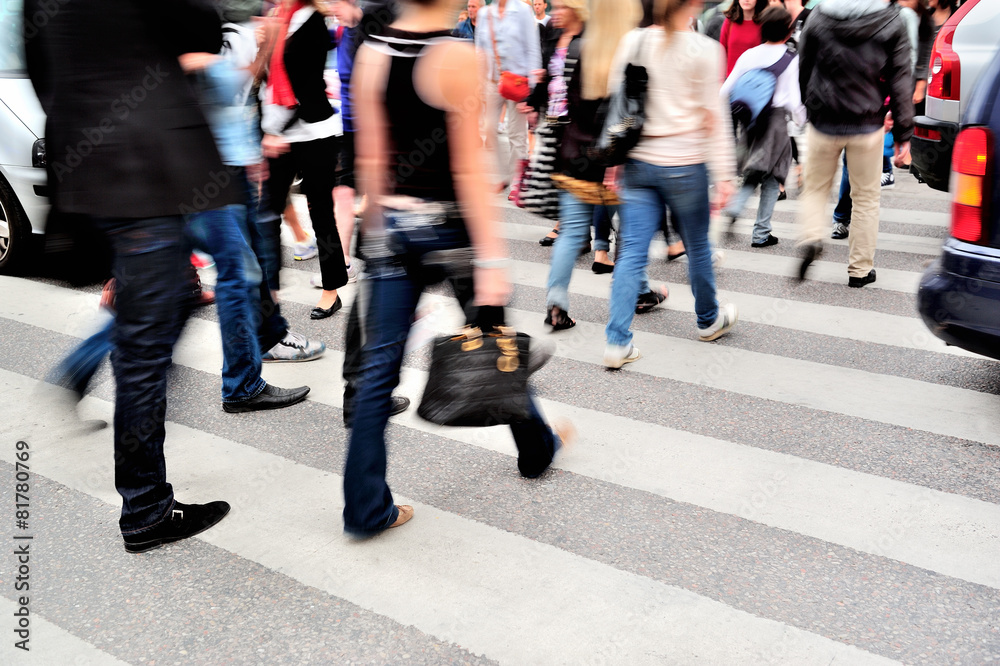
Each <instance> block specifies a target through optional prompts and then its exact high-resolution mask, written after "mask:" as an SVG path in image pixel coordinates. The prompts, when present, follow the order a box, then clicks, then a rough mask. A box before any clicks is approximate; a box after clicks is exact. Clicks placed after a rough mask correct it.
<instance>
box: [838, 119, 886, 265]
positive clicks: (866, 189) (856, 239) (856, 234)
mask: <svg viewBox="0 0 1000 666" xmlns="http://www.w3.org/2000/svg"><path fill="white" fill-rule="evenodd" d="M847 159H848V160H849V161H850V163H851V193H852V196H853V199H854V213H853V216H852V217H853V224H852V225H851V235H850V237H849V241H848V242H849V246H850V257H849V260H848V265H847V273H848V275H850V276H851V277H865V276H866V275H868V273H869V272H870V271H871V270H872V267H873V266H874V264H875V244H876V241H877V239H878V215H879V199H880V197H881V194H882V186H881V178H882V130H878V131H877V132H872V133H871V134H860V135H857V136H852V137H849V138H848V140H847Z"/></svg>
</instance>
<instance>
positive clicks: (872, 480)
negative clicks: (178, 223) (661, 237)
mask: <svg viewBox="0 0 1000 666" xmlns="http://www.w3.org/2000/svg"><path fill="white" fill-rule="evenodd" d="M44 300H45V302H50V301H51V300H52V299H51V298H45V299H44ZM427 300H428V301H430V302H432V303H444V304H445V305H446V306H450V307H446V308H442V309H438V310H437V317H438V319H437V321H436V322H434V324H435V327H436V328H438V329H439V330H441V331H447V330H453V329H454V327H455V326H457V325H458V324H459V323H460V319H461V314H460V313H459V311H458V309H457V307H455V306H454V304H453V301H452V300H451V299H448V298H442V297H436V296H429V297H427ZM515 314H516V316H518V317H520V318H524V317H525V316H528V317H529V318H530V317H531V316H532V315H531V314H527V315H526V314H525V313H522V312H516V313H515ZM534 318H535V319H537V316H536V317H534ZM58 323H59V321H58V319H57V318H55V319H53V321H51V322H49V325H50V326H52V325H58ZM36 325H37V324H36ZM533 332H534V331H533ZM555 337H556V338H557V339H560V340H561V339H562V336H555ZM561 346H562V347H565V346H566V345H561ZM702 347H705V348H710V347H708V346H707V345H702ZM175 362H176V363H178V364H179V365H186V366H188V367H193V368H196V369H198V370H201V371H203V372H206V373H211V374H215V375H218V373H219V371H218V368H219V367H221V364H222V352H221V343H220V342H219V339H218V333H217V328H216V326H215V324H213V323H212V322H207V321H204V320H200V319H192V321H191V322H190V323H189V325H188V329H187V331H186V334H185V336H184V337H183V338H182V339H181V341H180V343H179V345H178V349H177V352H176V354H175ZM342 364H343V355H342V354H341V353H338V352H334V351H328V352H327V354H326V357H325V358H324V359H322V360H320V361H316V362H314V363H308V364H292V365H278V364H269V365H266V366H265V368H264V375H265V378H266V379H267V380H268V381H271V382H274V383H275V384H276V385H279V386H297V385H301V384H309V385H310V386H312V388H313V390H312V393H311V394H310V396H309V399H310V400H312V401H315V402H319V403H322V404H327V405H332V406H334V407H338V408H340V407H341V406H342V397H343V396H342V385H341V383H340V381H339V373H340V368H341V367H342ZM803 376H805V375H803ZM609 381H612V380H611V379H610V377H609ZM425 383H426V373H424V372H422V371H419V370H415V369H412V368H404V372H403V376H402V380H401V384H400V389H399V392H400V394H401V395H408V396H410V397H412V398H413V399H414V401H415V402H416V401H417V400H418V399H419V396H420V395H421V394H422V392H423V386H424V384H425ZM543 408H544V409H545V410H546V413H547V414H549V415H550V417H560V416H565V417H568V418H570V419H571V420H572V421H574V422H575V423H576V424H577V427H578V428H579V430H580V431H581V432H583V433H586V437H585V441H584V442H583V443H582V446H581V447H580V448H579V449H578V451H574V452H572V453H570V454H569V455H568V456H566V457H564V458H561V459H560V461H559V462H558V463H557V467H560V468H563V469H567V470H569V471H572V472H575V473H579V474H584V475H587V476H591V477H594V478H599V479H602V480H605V481H609V482H611V483H616V484H618V485H622V486H626V487H631V488H636V489H639V490H644V491H648V492H652V493H656V494H659V495H662V496H665V497H670V498H672V499H675V500H678V501H682V502H689V503H692V504H696V505H698V506H704V507H706V508H710V509H712V510H714V511H719V512H722V513H729V514H733V515H737V516H740V517H743V518H747V519H749V520H754V521H757V522H760V523H763V524H766V525H770V526H772V527H777V528H781V529H786V530H790V531H795V532H799V533H801V534H806V535H809V536H812V537H815V538H818V539H822V540H824V541H829V542H832V543H838V544H841V545H845V546H848V547H851V548H855V549H857V550H860V551H863V552H868V553H872V554H875V555H881V556H885V557H891V558H893V559H896V560H899V561H902V562H906V563H908V564H913V565H915V566H920V567H923V568H926V569H930V570H932V571H937V572H939V573H943V574H945V575H949V576H954V577H957V578H962V579H964V580H969V581H972V582H976V583H980V584H984V585H990V586H993V587H1000V571H998V570H997V569H996V567H995V566H993V559H994V558H993V555H992V554H993V553H995V552H997V549H998V548H1000V507H997V506H996V505H992V504H989V503H985V502H981V501H979V500H974V499H969V498H965V497H961V496H958V495H951V494H948V493H942V492H939V491H933V490H930V489H927V488H923V487H920V486H914V485H911V484H905V483H900V482H896V481H892V480H890V479H885V478H882V477H877V476H873V475H867V474H862V473H859V472H853V471H850V470H844V469H841V468H838V467H833V466H828V465H824V464H821V463H817V462H813V461H807V460H803V459H799V458H796V457H794V456H787V455H782V454H778V453H773V452H768V451H764V450H760V449H756V448H754V447H746V446H741V445H739V444H735V443H731V442H725V441H722V440H717V439H713V438H708V437H702V436H699V435H694V434H691V433H687V432H684V431H677V430H672V429H669V428H663V427H660V426H656V425H652V424H647V423H642V424H636V423H634V422H632V421H630V420H628V419H624V418H621V417H617V416H614V415H611V414H607V413H604V412H600V411H596V410H589V409H581V408H576V407H572V406H569V405H564V404H561V403H557V402H551V401H543ZM394 420H395V421H396V422H398V423H401V424H405V425H406V426H407V427H410V428H413V429H415V430H418V431H422V432H430V433H434V434H437V435H440V436H442V437H447V438H451V439H455V440H458V441H462V442H466V443H468V444H472V445H475V446H480V447H483V448H486V449H489V450H493V451H498V452H500V453H504V454H506V455H510V454H511V453H512V452H513V451H514V447H513V442H512V440H511V437H510V434H509V432H508V431H507V430H506V429H503V428H491V429H462V428H439V427H436V426H434V425H432V424H429V423H426V422H425V421H423V420H421V419H420V418H419V417H417V416H416V415H415V414H414V413H413V410H411V411H410V412H408V413H407V414H404V415H401V416H399V417H396V418H395V419H394ZM622 433H629V436H628V441H629V446H628V447H627V448H625V447H622V446H621V442H622Z"/></svg>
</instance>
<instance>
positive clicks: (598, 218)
mask: <svg viewBox="0 0 1000 666" xmlns="http://www.w3.org/2000/svg"><path fill="white" fill-rule="evenodd" d="M616 208H617V206H594V251H595V252H597V251H599V250H603V251H605V252H607V251H608V250H610V249H611V229H612V226H613V225H612V224H611V217H612V216H613V215H614V214H615V209H616Z"/></svg>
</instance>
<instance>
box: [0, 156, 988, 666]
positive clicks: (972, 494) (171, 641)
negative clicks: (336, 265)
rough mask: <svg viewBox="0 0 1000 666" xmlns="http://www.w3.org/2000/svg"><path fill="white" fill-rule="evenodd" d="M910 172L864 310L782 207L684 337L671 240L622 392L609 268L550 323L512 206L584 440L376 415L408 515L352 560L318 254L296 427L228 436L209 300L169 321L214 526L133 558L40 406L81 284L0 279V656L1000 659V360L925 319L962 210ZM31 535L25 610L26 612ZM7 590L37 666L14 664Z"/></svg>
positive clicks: (443, 660)
mask: <svg viewBox="0 0 1000 666" xmlns="http://www.w3.org/2000/svg"><path fill="white" fill-rule="evenodd" d="M897 180H898V184H897V186H896V188H895V189H894V190H892V191H889V192H885V193H884V194H883V197H882V211H881V225H880V235H879V250H878V254H877V256H876V267H877V270H878V281H877V282H876V283H874V284H872V285H869V286H867V287H865V288H863V289H849V288H848V287H847V272H846V257H847V246H846V241H832V242H831V244H830V245H829V246H828V248H827V252H826V253H825V254H824V256H823V261H821V262H819V263H818V265H817V266H816V267H815V270H814V271H813V277H814V278H815V279H814V280H812V281H810V282H808V283H807V284H805V285H802V286H795V285H793V284H792V283H791V281H790V280H789V279H788V276H789V275H790V274H791V272H792V271H793V269H794V267H795V263H796V262H795V258H794V257H795V251H794V247H793V242H792V239H793V238H794V228H795V214H796V210H797V205H798V202H797V201H796V200H795V191H794V187H793V188H791V192H790V194H791V196H790V198H789V200H788V201H785V202H780V203H779V204H778V206H777V212H776V213H775V225H774V226H775V229H774V234H775V235H776V236H777V237H779V238H780V239H781V243H780V244H779V245H777V246H775V247H771V248H767V249H763V250H753V249H751V248H750V246H749V244H750V238H749V232H750V227H751V224H752V217H753V211H751V210H750V209H748V210H746V211H744V217H745V219H742V220H741V221H740V222H739V223H738V224H737V226H736V229H735V231H736V234H735V235H734V236H732V237H726V236H725V235H719V236H718V238H719V245H720V247H722V248H724V250H725V254H726V257H725V262H724V264H723V266H722V268H721V269H720V270H719V272H718V287H719V296H720V299H721V300H722V301H724V302H726V301H728V302H734V303H736V304H737V305H738V306H739V308H740V322H739V324H738V326H737V327H736V328H735V329H734V331H733V332H732V334H731V335H729V336H727V337H725V338H722V339H720V340H719V341H717V342H715V343H708V344H706V343H702V342H699V341H698V340H697V334H696V329H695V319H694V314H693V298H692V296H691V291H690V289H689V288H688V286H687V264H686V263H685V261H684V260H680V261H676V262H673V263H671V264H667V263H666V262H665V261H663V259H662V252H663V244H662V241H661V242H659V243H658V245H657V246H656V247H654V248H653V253H654V254H655V259H654V260H653V261H652V262H651V264H650V278H651V280H652V281H653V283H654V284H656V283H659V282H663V283H666V284H667V285H668V286H669V287H670V289H671V292H672V293H671V297H670V299H669V301H668V302H667V303H666V304H665V305H664V306H663V307H660V308H658V309H656V310H654V311H653V312H651V313H649V314H646V315H644V316H641V317H637V318H636V320H635V330H636V344H637V345H638V346H639V347H640V348H641V350H642V353H643V358H642V359H641V360H640V361H638V362H636V363H634V364H631V365H629V366H627V367H626V368H625V369H623V370H622V371H621V372H617V373H616V372H609V371H606V370H605V369H604V367H603V366H602V365H601V358H602V353H603V347H604V338H603V327H604V324H605V323H606V321H607V310H608V295H609V289H610V284H611V276H599V275H595V274H593V273H591V272H590V262H591V261H592V255H589V256H586V257H583V258H581V259H580V260H579V261H578V263H577V270H576V272H575V273H574V276H573V282H572V284H571V287H570V292H571V301H572V302H571V308H570V314H571V315H572V316H573V317H575V318H576V319H577V320H578V322H579V324H578V326H577V327H576V328H575V329H572V330H570V331H565V332H562V333H558V334H554V335H553V334H549V333H547V332H546V331H545V328H544V327H543V325H542V319H543V312H544V310H545V289H544V286H545V282H546V277H547V273H548V259H549V254H550V250H549V249H546V248H542V247H540V246H539V245H538V243H537V240H538V239H539V238H540V237H541V236H542V235H543V234H544V233H545V231H546V230H547V229H548V226H549V225H548V224H547V222H546V221H545V220H542V219H539V218H535V217H532V216H530V215H528V214H525V213H524V212H522V211H519V210H516V209H513V208H510V207H507V206H505V208H504V222H505V225H504V232H505V235H506V237H507V238H508V239H509V247H510V251H511V254H512V256H513V258H514V267H513V270H512V274H511V277H512V280H513V282H514V283H515V292H514V297H513V301H512V303H511V306H510V319H511V321H512V322H513V323H514V324H515V325H516V326H517V327H518V328H519V329H521V330H524V331H527V332H529V333H531V334H533V335H537V336H540V337H545V338H547V339H550V340H553V341H555V342H557V353H556V356H555V357H554V358H553V359H552V361H551V363H549V365H548V366H547V367H545V368H544V369H543V370H542V371H541V372H539V373H538V374H537V375H536V376H535V381H534V383H535V386H536V388H537V392H538V395H539V397H540V399H541V404H542V407H543V409H544V411H545V413H546V415H547V416H548V417H550V418H556V417H565V418H568V419H570V420H572V421H573V422H574V423H575V424H576V427H577V429H578V430H579V435H580V436H579V439H578V441H577V443H576V445H575V447H573V448H572V449H570V450H568V451H565V452H563V453H561V454H560V455H559V457H558V458H557V460H556V462H555V464H554V465H553V468H552V469H551V471H549V472H547V473H546V474H545V475H544V476H542V477H541V478H539V479H536V480H526V479H522V478H520V477H519V475H518V474H517V469H516V466H515V459H514V454H515V449H514V445H513V441H512V439H511V436H510V434H509V430H508V429H504V428H489V429H481V430H476V429H446V428H439V427H436V426H432V425H430V424H428V423H426V422H424V421H422V420H420V419H419V418H418V417H417V416H416V414H415V410H411V411H410V412H408V413H406V414H404V415H401V416H399V417H395V418H394V419H393V420H392V422H391V423H390V426H389V431H388V437H389V441H390V455H389V481H390V484H391V486H392V489H393V491H394V493H395V496H396V501H397V502H399V503H411V504H413V505H414V507H415V508H416V515H415V517H414V519H413V521H412V522H411V523H410V524H408V525H406V526H405V527H403V528H401V529H397V530H390V531H389V532H386V533H384V534H382V535H380V536H378V537H376V538H373V539H370V540H367V541H355V540H352V539H349V538H348V537H346V536H345V535H344V533H343V523H342V520H341V510H342V502H343V499H342V491H341V486H342V478H341V476H340V475H341V473H342V468H343V460H344V453H345V436H346V433H345V430H344V427H343V425H342V413H341V404H342V396H341V390H342V384H341V378H340V374H341V370H340V369H341V362H342V359H343V348H344V347H343V338H344V324H345V321H346V319H347V317H346V312H347V309H346V308H345V310H344V311H343V312H341V313H339V314H337V315H335V316H334V317H332V318H330V319H326V320H323V321H318V322H315V321H311V320H310V319H309V316H308V313H309V310H310V309H311V308H312V306H313V305H314V304H315V300H316V299H317V297H318V293H319V292H318V291H317V290H315V289H313V288H311V287H310V286H309V278H310V276H311V275H312V274H313V273H315V272H316V271H318V264H317V262H316V260H311V261H305V262H296V261H293V259H292V253H291V247H290V246H286V247H285V248H284V270H283V273H282V281H283V291H282V294H281V297H282V299H283V301H284V310H285V314H286V316H287V317H288V318H289V320H290V321H291V322H292V325H293V328H294V329H295V330H297V331H299V332H302V333H304V334H306V335H308V336H309V337H311V338H317V339H322V340H324V341H325V342H326V343H327V345H328V346H329V349H328V351H327V353H326V354H325V356H324V357H323V358H322V359H320V360H317V361H315V362H311V363H300V364H285V365H274V364H272V365H266V366H265V368H264V377H265V379H267V380H268V381H270V382H273V383H275V384H277V385H279V386H296V385H300V384H308V385H310V386H312V393H311V394H310V396H309V399H308V400H307V401H306V402H305V403H303V404H300V405H297V406H294V407H292V408H289V409H285V410H281V411H277V412H266V413H257V414H245V415H231V414H225V413H223V411H222V409H221V403H220V397H219V390H220V376H219V375H220V368H221V365H222V356H221V346H220V339H219V337H220V336H219V328H218V326H217V323H216V321H217V320H216V314H215V310H214V307H209V308H206V309H203V310H200V311H199V312H198V313H197V314H196V316H195V317H194V318H193V319H192V320H191V321H190V323H189V324H188V327H187V329H186V331H185V334H184V337H183V338H182V340H181V342H180V344H179V345H178V348H177V350H176V354H175V357H174V361H175V367H174V369H173V371H172V376H171V383H170V398H169V399H170V406H169V412H168V424H167V430H168V435H167V464H168V469H169V479H170V480H171V482H172V483H173V484H174V488H175V491H176V494H177V496H178V498H180V499H181V500H182V501H186V502H199V501H209V500H214V499H225V500H228V501H229V502H230V503H231V504H232V505H233V510H232V513H230V515H229V516H228V517H227V518H226V519H225V520H224V521H223V522H222V523H221V524H219V525H218V526H217V527H215V528H213V529H211V530H209V531H207V532H205V533H204V534H202V535H200V536H198V537H195V538H192V539H189V540H187V541H184V542H180V543H177V544H172V545H169V546H165V547H163V548H161V549H159V550H156V551H153V552H150V553H148V554H144V555H130V554H127V553H126V552H125V551H124V549H123V548H122V542H121V538H120V535H119V534H118V525H117V518H118V511H119V506H120V503H119V498H118V496H117V494H116V492H115V489H114V483H113V465H112V455H111V450H112V449H111V432H110V430H109V429H105V430H100V431H84V430H82V429H81V428H80V427H79V426H78V425H76V423H75V420H74V418H72V417H71V416H70V415H69V414H68V412H67V411H66V410H65V407H64V406H60V399H61V397H65V396H64V395H62V394H61V392H60V390H59V389H54V388H53V387H51V386H45V385H42V382H41V380H42V379H43V378H44V377H45V375H46V373H47V372H48V371H49V369H50V368H51V367H52V366H53V365H54V364H55V362H56V361H57V360H58V359H59V358H60V357H61V356H62V355H63V354H65V353H66V352H67V351H68V350H69V349H70V348H71V347H72V346H73V345H74V344H75V343H76V342H77V341H78V340H79V339H80V338H82V337H85V336H87V335H88V334H89V333H90V332H92V331H93V329H94V328H95V327H96V325H97V320H98V315H97V301H98V292H97V290H96V289H93V288H91V289H71V288H68V287H66V286H65V285H60V284H56V283H54V282H52V281H50V280H46V279H44V278H40V277H34V278H9V277H3V278H0V506H2V507H4V508H3V509H2V512H0V525H2V528H0V535H2V538H3V544H2V547H0V551H2V552H3V553H4V555H0V562H2V564H0V639H2V640H0V663H3V664H18V665H19V664H74V665H75V664H80V665H82V664H122V663H128V664H156V665H157V666H159V665H161V664H213V665H215V664H250V663H255V664H306V663H309V664H349V663H350V664H354V663H360V664H398V663H406V664H411V663H412V664H448V663H471V664H480V663H503V664H515V665H521V664H574V665H576V664H630V665H631V664H713V665H714V664H831V663H835V664H852V665H853V664H884V663H895V662H901V663H908V664H923V663H926V664H945V663H948V664H983V663H989V662H996V661H1000V593H998V589H1000V480H998V474H997V468H998V463H1000V428H998V415H1000V409H998V408H1000V364H998V363H997V362H994V361H991V360H988V359H985V358H982V357H977V356H974V355H971V354H967V353H964V352H962V351H961V350H956V349H952V348H947V347H946V346H945V345H944V344H943V343H941V342H940V341H938V340H937V339H936V338H934V337H933V336H931V335H930V334H929V333H928V332H927V330H926V329H925V327H924V325H923V324H922V322H921V321H920V320H919V318H918V317H917V314H916V309H915V292H916V287H917V283H918V279H919V276H920V273H921V271H922V270H923V268H924V267H925V266H926V264H927V263H928V262H929V261H930V260H931V259H932V258H933V257H934V256H935V255H936V254H937V253H938V249H939V247H940V244H941V240H942V239H943V238H945V236H946V235H947V225H948V210H949V202H948V197H947V196H946V195H944V194H941V193H936V192H933V191H931V190H930V189H928V188H927V187H926V186H924V185H920V184H918V183H917V182H916V181H915V180H914V179H913V178H912V177H911V176H909V175H907V174H906V173H905V172H901V173H898V174H897ZM299 203H300V204H301V202H299ZM751 203H752V205H755V204H756V200H755V199H754V200H752V202H751ZM717 223H721V220H718V221H717ZM718 231H719V229H716V232H718ZM206 280H208V281H210V280H211V273H210V272H208V273H207V274H206ZM356 289H357V288H356V287H355V286H349V287H347V288H345V289H344V290H343V296H344V300H345V303H346V304H347V305H349V304H350V302H351V301H353V299H354V297H355V295H356ZM421 315H422V316H423V318H422V319H421V320H420V324H419V326H418V331H417V333H416V334H415V340H414V349H413V351H412V352H411V353H410V354H409V356H408V357H407V359H406V361H405V369H404V373H403V380H402V385H401V387H400V389H399V393H401V394H404V395H408V396H410V397H411V398H413V399H414V401H416V400H417V399H419V397H420V394H421V391H422V387H423V382H424V380H425V378H426V370H427V367H428V351H427V347H426V346H421V342H425V341H426V340H427V339H428V338H429V337H430V336H431V335H432V334H433V333H434V332H435V331H449V330H451V329H452V327H453V326H454V325H455V321H456V316H457V312H456V308H455V306H454V305H453V303H452V301H451V300H450V299H449V297H448V295H447V293H446V292H445V291H443V290H433V292H432V293H430V294H429V295H428V296H427V297H426V299H425V301H424V304H423V305H422V308H421ZM113 392H114V387H113V382H112V381H111V375H110V371H109V369H108V367H107V366H105V367H103V368H102V370H101V372H100V373H99V375H98V377H97V378H96V381H95V385H94V387H93V391H92V393H91V394H90V395H89V396H88V397H87V398H86V399H85V400H84V401H83V403H81V406H80V413H81V414H82V416H83V417H84V418H100V419H107V420H109V421H110V419H111V417H112V411H113ZM18 440H23V441H27V442H28V443H29V444H30V446H31V449H30V451H31V455H30V466H31V475H32V476H31V480H30V529H29V530H27V531H25V530H19V529H17V528H16V527H15V524H16V523H15V510H16V508H15V504H16V503H17V501H20V500H17V499H16V497H15V493H16V487H15V484H16V478H15V476H16V470H15V463H16V462H17V458H16V454H17V450H16V442H17V441H18ZM3 512H6V513H3ZM26 533H30V534H31V535H33V539H32V540H31V541H30V558H29V559H30V564H29V565H28V566H29V569H30V574H29V575H30V591H28V592H23V591H22V592H18V591H16V590H15V585H16V583H17V577H18V571H20V569H19V567H20V564H19V560H18V556H17V555H14V554H13V553H14V551H15V549H16V548H17V547H18V544H19V543H23V541H21V542H19V541H16V540H14V537H15V536H17V535H23V534H26ZM20 596H27V597H29V603H28V606H27V607H28V609H29V611H28V612H29V613H30V616H29V620H28V623H29V627H30V643H29V645H30V648H31V651H30V652H24V651H23V650H20V649H17V648H15V647H14V643H15V642H16V641H17V640H20V639H19V638H18V635H17V634H16V633H15V630H16V629H18V628H19V622H20V621H21V620H20V617H18V616H16V615H15V613H18V612H21V611H19V609H20V608H21V606H22V604H21V602H20V599H19V597H20ZM21 617H23V615H22V616H21Z"/></svg>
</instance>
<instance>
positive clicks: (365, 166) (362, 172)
mask: <svg viewBox="0 0 1000 666" xmlns="http://www.w3.org/2000/svg"><path fill="white" fill-rule="evenodd" d="M388 74H389V57H388V56H386V55H384V54H382V53H378V52H377V51H374V50H372V49H371V48H369V47H368V46H362V47H361V48H360V49H359V50H358V54H357V57H356V61H355V65H354V72H353V73H352V74H351V92H352V93H353V95H354V107H355V112H354V118H355V120H354V124H355V126H356V131H357V134H356V137H357V141H356V146H357V158H356V163H357V169H358V176H359V182H360V190H361V192H363V193H365V194H367V195H368V207H367V209H366V211H365V217H364V220H363V221H362V227H361V228H362V230H363V231H364V232H365V233H369V232H376V231H379V230H381V227H382V213H381V208H380V207H379V201H380V198H381V196H382V195H383V194H384V193H385V178H386V170H387V169H388V164H389V163H388V159H387V157H386V156H387V154H388V150H389V123H388V120H387V119H386V115H385V96H384V94H385V81H386V79H387V77H388Z"/></svg>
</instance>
